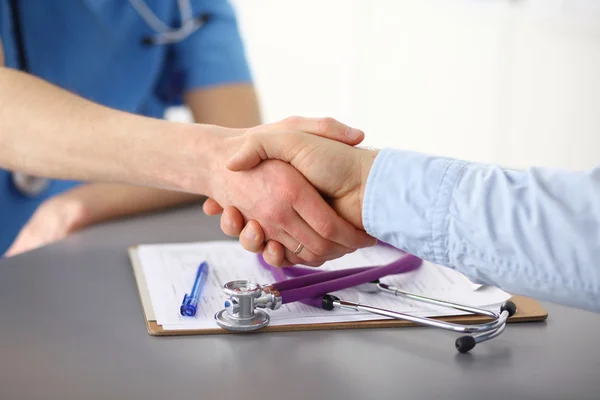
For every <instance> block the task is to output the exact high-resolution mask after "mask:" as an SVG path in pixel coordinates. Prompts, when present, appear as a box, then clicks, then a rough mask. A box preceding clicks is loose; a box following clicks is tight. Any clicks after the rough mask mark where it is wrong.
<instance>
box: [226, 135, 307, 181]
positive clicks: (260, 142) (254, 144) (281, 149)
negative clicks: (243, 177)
mask: <svg viewBox="0 0 600 400" xmlns="http://www.w3.org/2000/svg"><path fill="white" fill-rule="evenodd" d="M298 142H299V138H298V137H297V135H295V134H293V133H281V134H270V133H264V134H252V135H249V136H247V137H246V138H245V142H244V144H243V145H242V146H241V147H240V149H239V150H238V152H237V153H235V154H234V156H233V157H231V158H230V159H229V161H227V164H226V167H227V168H228V169H229V170H231V171H235V172H237V171H247V170H249V169H252V168H254V167H256V166H257V165H258V164H260V163H261V161H263V160H269V159H275V160H281V161H285V162H288V163H289V162H291V161H292V159H293V158H294V154H293V152H290V150H289V149H290V147H292V148H293V147H294V145H295V144H297V143H298Z"/></svg>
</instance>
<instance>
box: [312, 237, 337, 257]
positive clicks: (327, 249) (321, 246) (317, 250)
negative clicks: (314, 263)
mask: <svg viewBox="0 0 600 400" xmlns="http://www.w3.org/2000/svg"><path fill="white" fill-rule="evenodd" d="M332 248H333V245H332V243H330V242H327V241H325V240H319V242H317V243H315V245H314V246H313V247H311V251H312V252H313V253H314V254H315V255H316V256H317V257H319V259H320V258H322V257H326V256H327V255H329V254H331V252H332Z"/></svg>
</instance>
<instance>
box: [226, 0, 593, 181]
mask: <svg viewBox="0 0 600 400" xmlns="http://www.w3.org/2000/svg"><path fill="white" fill-rule="evenodd" d="M232 2H233V4H234V6H235V7H236V9H237V12H238V17H239V20H240V24H241V29H242V32H243V35H244V38H245V43H246V46H247V52H248V57H249V60H250V63H251V66H252V69H253V73H254V76H255V78H256V83H257V87H258V91H259V95H260V98H261V103H262V107H263V113H264V114H263V115H264V118H265V121H275V120H278V119H281V118H284V117H286V116H289V115H304V116H333V117H335V118H338V119H340V120H341V121H343V122H346V123H349V124H354V125H355V126H357V127H360V128H362V129H364V130H365V132H366V133H367V140H366V142H365V144H368V145H371V146H377V147H397V148H404V149H412V150H417V151H424V152H429V153H435V154H442V155H448V156H453V157H459V158H466V159H470V160H473V161H482V162H498V163H502V164H505V165H512V166H526V165H545V166H556V167H565V168H574V169H580V168H588V167H590V166H593V165H595V164H600V1H595V0H586V1H584V0H303V1H295V0H232Z"/></svg>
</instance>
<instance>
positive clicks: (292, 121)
mask: <svg viewBox="0 0 600 400" xmlns="http://www.w3.org/2000/svg"><path fill="white" fill-rule="evenodd" d="M302 120H303V118H302V117H299V116H297V115H293V116H291V117H287V118H285V119H284V120H282V121H281V123H282V125H283V126H285V127H287V128H293V127H295V126H297V125H299V124H300V123H301V122H302Z"/></svg>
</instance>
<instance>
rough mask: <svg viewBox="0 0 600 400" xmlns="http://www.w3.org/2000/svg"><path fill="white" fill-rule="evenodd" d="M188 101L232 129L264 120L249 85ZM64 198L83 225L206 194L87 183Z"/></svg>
mask: <svg viewBox="0 0 600 400" xmlns="http://www.w3.org/2000/svg"><path fill="white" fill-rule="evenodd" d="M186 102H187V104H188V106H189V107H190V109H191V111H192V113H193V114H194V118H195V120H196V122H198V123H207V124H215V125H221V126H227V127H232V128H242V127H249V126H254V125H258V124H259V123H260V114H259V112H258V104H257V101H256V95H255V93H254V90H253V89H252V87H251V86H249V85H232V86H225V87H216V88H212V89H207V90H197V91H193V92H190V93H188V94H187V95H186ZM199 156H200V157H203V156H205V155H203V154H200V155H199ZM61 197H62V201H64V202H65V203H69V204H76V205H78V207H77V208H76V209H78V210H80V211H81V217H80V224H79V225H80V227H83V226H89V225H92V224H95V223H98V222H101V221H104V220H108V219H114V218H120V217H125V216H129V215H133V214H138V213H144V212H150V211H155V210H161V209H166V208H170V207H175V206H179V205H185V204H191V203H194V202H198V201H201V200H202V199H203V197H202V196H197V195H193V194H188V193H183V192H176V191H169V190H160V189H153V188H147V187H139V186H130V185H122V184H106V183H96V184H88V185H84V186H81V187H79V188H76V189H74V190H71V191H69V192H67V193H65V194H64V195H62V196H61ZM74 208H75V207H74Z"/></svg>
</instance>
